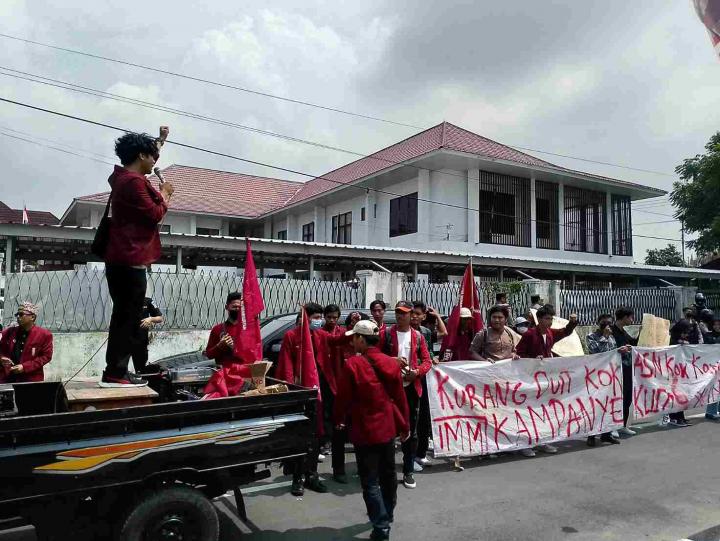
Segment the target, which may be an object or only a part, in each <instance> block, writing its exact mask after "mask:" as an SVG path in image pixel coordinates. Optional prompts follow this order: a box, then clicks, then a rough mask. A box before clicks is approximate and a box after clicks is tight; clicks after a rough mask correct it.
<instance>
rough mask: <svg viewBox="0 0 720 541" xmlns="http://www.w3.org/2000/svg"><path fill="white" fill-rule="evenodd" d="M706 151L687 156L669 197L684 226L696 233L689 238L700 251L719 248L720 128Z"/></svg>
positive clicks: (689, 244) (711, 250)
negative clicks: (692, 238)
mask: <svg viewBox="0 0 720 541" xmlns="http://www.w3.org/2000/svg"><path fill="white" fill-rule="evenodd" d="M705 150H706V151H707V153H706V154H698V155H697V156H695V157H694V158H688V159H686V160H685V161H684V162H683V163H682V165H679V166H678V167H677V168H675V172H676V173H677V174H678V175H679V176H680V178H681V179H682V181H680V182H675V183H674V184H673V190H672V192H671V193H670V201H672V203H673V205H674V206H675V217H676V218H677V219H679V220H682V222H683V223H684V225H685V230H686V231H688V232H690V233H697V234H698V237H697V239H695V240H691V241H688V243H687V244H688V246H690V247H691V248H694V249H695V251H696V252H697V253H698V254H699V255H704V254H709V253H713V252H715V251H717V250H719V249H720V132H718V133H716V134H715V135H713V136H712V137H711V138H710V141H708V144H707V145H705Z"/></svg>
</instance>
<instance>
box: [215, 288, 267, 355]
mask: <svg viewBox="0 0 720 541" xmlns="http://www.w3.org/2000/svg"><path fill="white" fill-rule="evenodd" d="M241 309H242V294H241V293H239V292H237V291H235V292H233V293H230V294H229V295H228V296H227V300H226V301H225V310H226V311H227V314H228V317H227V320H226V321H225V322H224V323H218V324H217V325H215V326H214V327H213V328H212V330H211V331H210V337H209V338H208V343H207V347H206V348H205V356H206V357H207V358H208V359H215V361H216V362H217V364H219V365H222V366H224V367H228V368H229V367H230V365H232V364H251V363H254V362H255V361H256V360H257V359H254V360H250V359H243V358H242V357H239V356H238V355H237V353H236V351H235V339H236V338H237V336H238V333H239V332H240V330H241V329H240V328H239V327H240V324H239V317H240V310H241Z"/></svg>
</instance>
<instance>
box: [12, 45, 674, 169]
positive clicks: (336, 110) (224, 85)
mask: <svg viewBox="0 0 720 541" xmlns="http://www.w3.org/2000/svg"><path fill="white" fill-rule="evenodd" d="M0 37H3V38H7V39H12V40H16V41H20V42H23V43H28V44H32V45H38V46H40V47H46V48H48V49H54V50H57V51H62V52H66V53H72V54H77V55H81V56H86V57H89V58H94V59H97V60H104V61H107V62H113V63H116V64H121V65H125V66H131V67H134V68H138V69H143V70H147V71H152V72H156V73H162V74H163V75H170V76H172V77H179V78H183V79H188V80H191V81H195V82H200V83H204V84H209V85H213V86H218V87H221V88H228V89H231V90H237V91H240V92H247V93H249V94H254V95H258V96H263V97H266V98H272V99H277V100H282V101H286V102H290V103H295V104H298V105H304V106H307V107H315V108H318V109H323V110H326V111H331V112H334V113H340V114H344V115H349V116H355V117H359V118H364V119H366V120H374V121H377V122H383V123H385V124H393V125H396V126H402V127H405V128H414V129H418V130H424V129H426V128H424V127H421V126H417V125H415V124H410V123H407V122H398V121H394V120H388V119H385V118H380V117H376V116H372V115H366V114H362V113H355V112H352V111H347V110H344V109H339V108H336V107H330V106H325V105H321V104H318V103H313V102H308V101H303V100H298V99H294V98H288V97H284V96H278V95H275V94H270V93H268V92H261V91H259V90H252V89H249V88H244V87H240V86H236V85H231V84H228V83H221V82H218V81H213V80H210V79H204V78H202V77H196V76H192V75H187V74H184V73H178V72H174V71H170V70H163V69H160V68H154V67H152V66H146V65H143V64H138V63H136V62H129V61H126V60H119V59H116V58H110V57H107V56H102V55H97V54H94V53H88V52H85V51H78V50H76V49H70V48H67V47H60V46H57V45H52V44H49V43H43V42H40V41H34V40H30V39H27V38H21V37H18V36H12V35H9V34H3V33H0ZM506 146H509V147H511V148H515V149H517V150H524V151H526V152H536V153H539V154H546V155H548V156H555V157H558V158H566V159H572V160H578V161H582V162H587V163H594V164H599V165H607V166H610V167H618V168H621V169H628V170H631V171H638V172H642V173H651V174H655V175H662V176H668V177H674V176H675V175H673V174H671V173H666V172H663V171H653V170H651V169H642V168H638V167H631V166H627V165H619V164H615V163H611V162H605V161H600V160H591V159H588V158H579V157H577V156H570V155H567V154H561V153H556V152H549V151H546V150H539V149H535V148H529V147H523V146H520V145H506Z"/></svg>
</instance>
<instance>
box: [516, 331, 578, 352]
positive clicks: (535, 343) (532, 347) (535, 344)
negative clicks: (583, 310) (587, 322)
mask: <svg viewBox="0 0 720 541" xmlns="http://www.w3.org/2000/svg"><path fill="white" fill-rule="evenodd" d="M576 326H577V324H575V325H573V324H571V323H568V324H567V326H566V327H565V328H563V329H548V333H547V335H546V336H547V340H546V341H543V338H542V335H541V334H540V333H539V332H538V328H537V327H533V328H531V329H528V330H527V331H526V332H525V334H523V335H522V338H520V342H518V345H517V354H518V355H519V356H520V357H521V358H523V359H534V358H536V357H554V356H555V355H554V354H553V352H552V348H553V346H554V345H555V342H558V341H559V340H562V339H563V338H565V337H566V336H570V335H571V334H572V332H573V331H574V330H575V327H576Z"/></svg>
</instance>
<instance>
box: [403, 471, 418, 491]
mask: <svg viewBox="0 0 720 541" xmlns="http://www.w3.org/2000/svg"><path fill="white" fill-rule="evenodd" d="M403 485H405V488H415V487H416V486H417V483H416V482H415V476H414V475H413V474H412V473H406V474H405V475H403Z"/></svg>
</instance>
